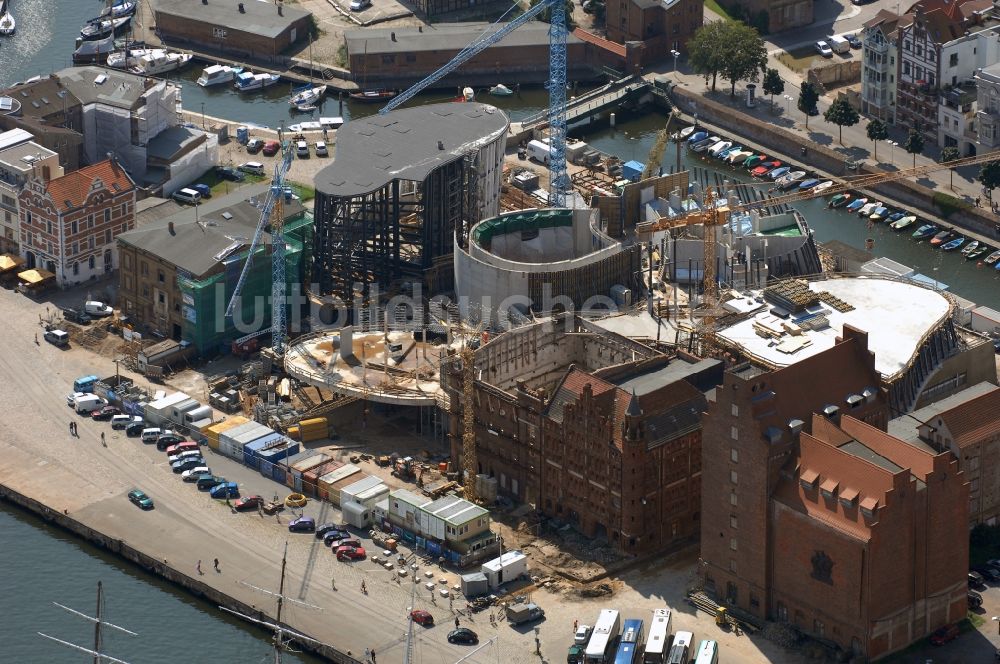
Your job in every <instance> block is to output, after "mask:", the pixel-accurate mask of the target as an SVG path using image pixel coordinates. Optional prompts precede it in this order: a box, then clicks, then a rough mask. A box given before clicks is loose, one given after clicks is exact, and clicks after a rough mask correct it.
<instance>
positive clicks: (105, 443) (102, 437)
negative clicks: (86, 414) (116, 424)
mask: <svg viewBox="0 0 1000 664" xmlns="http://www.w3.org/2000/svg"><path fill="white" fill-rule="evenodd" d="M101 445H104V446H105V447H107V446H108V444H107V442H106V441H105V440H104V432H103V431H102V432H101Z"/></svg>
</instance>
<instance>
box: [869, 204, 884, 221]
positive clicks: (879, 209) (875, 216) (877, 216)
mask: <svg viewBox="0 0 1000 664" xmlns="http://www.w3.org/2000/svg"><path fill="white" fill-rule="evenodd" d="M887 214H889V208H887V207H886V206H884V205H878V206H876V207H875V209H874V210H872V213H871V215H870V216H869V217H868V218H869V219H871V220H872V221H882V219H884V218H885V216H886V215H887Z"/></svg>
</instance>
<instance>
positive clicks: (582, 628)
mask: <svg viewBox="0 0 1000 664" xmlns="http://www.w3.org/2000/svg"><path fill="white" fill-rule="evenodd" d="M591 629H592V628H591V627H590V625H579V626H578V627H577V628H576V634H574V635H573V643H577V644H579V645H585V644H586V643H587V641H589V640H590V630H591Z"/></svg>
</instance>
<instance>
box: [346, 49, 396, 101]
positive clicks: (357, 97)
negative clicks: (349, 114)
mask: <svg viewBox="0 0 1000 664" xmlns="http://www.w3.org/2000/svg"><path fill="white" fill-rule="evenodd" d="M367 60H368V40H367V39H366V40H365V62H367ZM367 82H368V67H367V66H366V67H365V71H364V73H363V74H362V76H361V89H360V90H358V91H357V92H352V93H351V94H350V97H351V99H353V100H354V101H362V102H365V103H368V104H377V103H379V102H383V101H389V100H390V99H392V98H393V97H395V96H396V91H395V90H365V87H367V86H366V83H367Z"/></svg>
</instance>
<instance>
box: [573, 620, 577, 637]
mask: <svg viewBox="0 0 1000 664" xmlns="http://www.w3.org/2000/svg"><path fill="white" fill-rule="evenodd" d="M577 624H578V623H577V621H576V620H574V621H573V633H574V634H576V627H577Z"/></svg>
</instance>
